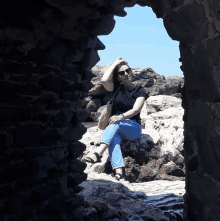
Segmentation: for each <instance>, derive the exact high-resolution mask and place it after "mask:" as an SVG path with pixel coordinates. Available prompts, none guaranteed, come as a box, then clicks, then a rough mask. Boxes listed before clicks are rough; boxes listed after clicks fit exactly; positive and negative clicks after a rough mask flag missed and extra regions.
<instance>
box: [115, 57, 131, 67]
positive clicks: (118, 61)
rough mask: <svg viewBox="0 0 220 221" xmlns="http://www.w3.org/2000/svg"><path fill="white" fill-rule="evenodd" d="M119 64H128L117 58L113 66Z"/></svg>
mask: <svg viewBox="0 0 220 221" xmlns="http://www.w3.org/2000/svg"><path fill="white" fill-rule="evenodd" d="M121 63H124V64H128V62H127V61H125V60H124V59H123V58H117V59H116V60H115V62H114V64H115V65H116V66H117V65H119V64H121Z"/></svg>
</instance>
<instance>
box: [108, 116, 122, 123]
mask: <svg viewBox="0 0 220 221" xmlns="http://www.w3.org/2000/svg"><path fill="white" fill-rule="evenodd" d="M118 121H121V115H113V116H111V117H110V118H109V121H108V122H109V124H114V123H116V122H118Z"/></svg>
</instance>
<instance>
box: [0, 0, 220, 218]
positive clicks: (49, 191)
mask: <svg viewBox="0 0 220 221" xmlns="http://www.w3.org/2000/svg"><path fill="white" fill-rule="evenodd" d="M135 4H139V5H141V6H149V7H151V8H152V9H153V11H154V12H155V14H156V15H157V17H158V18H162V19H163V21H164V26H165V28H166V30H167V32H168V34H169V36H170V37H171V38H172V39H174V40H178V41H179V42H180V54H181V58H180V59H181V61H182V66H181V69H182V70H183V72H184V76H185V86H184V88H183V92H182V97H183V103H182V105H183V107H184V109H185V115H184V122H185V134H184V136H185V160H186V170H187V174H186V194H185V210H184V213H185V217H186V219H187V220H193V221H195V220H218V219H219V211H220V208H219V192H220V188H219V181H220V174H219V173H220V170H219V167H220V166H219V159H220V151H219V147H220V129H219V125H220V123H219V122H220V114H219V113H220V64H219V63H220V56H219V55H220V43H219V42H220V41H219V40H220V5H219V1H217V0H209V1H208V0H201V1H199V0H197V1H196V0H186V1H183V0H179V1H177V0H140V1H138V0H117V1H116V0H115V1H112V0H111V1H110V0H73V1H70V0H62V1H61V0H57V1H52V0H44V1H43V0H41V1H35V0H32V1H30V0H29V1H26V0H24V1H22V2H19V1H17V2H14V1H10V0H7V1H4V4H3V7H2V8H3V10H2V13H1V18H0V23H1V26H0V67H1V81H0V83H1V91H2V100H1V122H2V123H3V127H2V129H1V148H0V152H1V156H0V158H1V160H0V175H1V179H0V193H1V200H0V218H1V220H53V221H54V220H74V219H76V220H82V206H81V205H82V203H83V199H82V198H80V197H77V196H75V194H76V193H77V192H79V191H80V188H79V186H78V184H79V183H81V182H82V181H84V180H85V179H86V174H84V173H83V171H84V169H85V165H84V164H83V163H81V162H80V161H78V160H77V157H78V156H79V155H80V154H81V153H82V151H83V150H84V148H85V147H84V146H83V145H82V144H81V143H80V142H78V140H79V139H80V138H81V136H82V135H83V134H84V133H85V128H84V127H83V126H82V125H81V123H80V122H82V121H83V119H85V117H86V113H85V112H83V111H82V110H81V109H80V107H81V105H82V97H83V95H84V94H85V93H86V92H87V91H88V90H89V88H90V84H89V82H90V80H91V78H92V73H91V71H90V70H91V68H92V67H93V66H94V65H95V64H96V63H97V62H98V61H99V59H100V58H99V56H98V54H97V51H98V50H102V49H104V48H105V46H104V45H103V43H102V42H101V41H100V40H99V39H98V37H97V36H98V35H108V34H109V33H110V32H111V31H112V30H113V28H114V26H115V21H114V19H113V16H114V15H117V16H126V12H125V11H124V7H132V6H134V5H135Z"/></svg>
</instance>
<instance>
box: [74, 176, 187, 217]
mask: <svg viewBox="0 0 220 221" xmlns="http://www.w3.org/2000/svg"><path fill="white" fill-rule="evenodd" d="M143 185H144V184H143ZM174 185H175V184H174ZM80 186H81V187H83V188H84V190H82V191H81V192H80V193H78V194H77V195H78V196H83V197H84V209H85V213H84V219H85V220H94V221H95V220H111V221H119V220H130V221H132V220H137V221H138V220H151V221H160V220H163V221H170V220H180V221H183V220H184V219H183V204H184V202H183V197H179V196H175V195H173V194H161V195H154V196H150V195H148V193H144V192H143V191H137V190H135V191H132V190H131V189H130V188H128V186H127V185H125V183H124V182H123V183H120V182H111V181H103V180H101V181H100V180H90V181H85V182H83V183H82V184H80ZM132 189H133V188H132ZM143 189H146V188H143ZM146 192H148V191H146ZM146 194H147V195H146ZM171 217H172V218H175V219H171Z"/></svg>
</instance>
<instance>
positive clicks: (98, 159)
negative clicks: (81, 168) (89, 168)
mask: <svg viewBox="0 0 220 221" xmlns="http://www.w3.org/2000/svg"><path fill="white" fill-rule="evenodd" d="M93 154H95V156H96V158H97V161H96V162H95V161H94V160H93V159H92V158H91V157H85V158H84V160H85V161H87V162H89V163H97V162H101V160H100V156H99V155H98V153H97V152H94V153H93Z"/></svg>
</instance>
